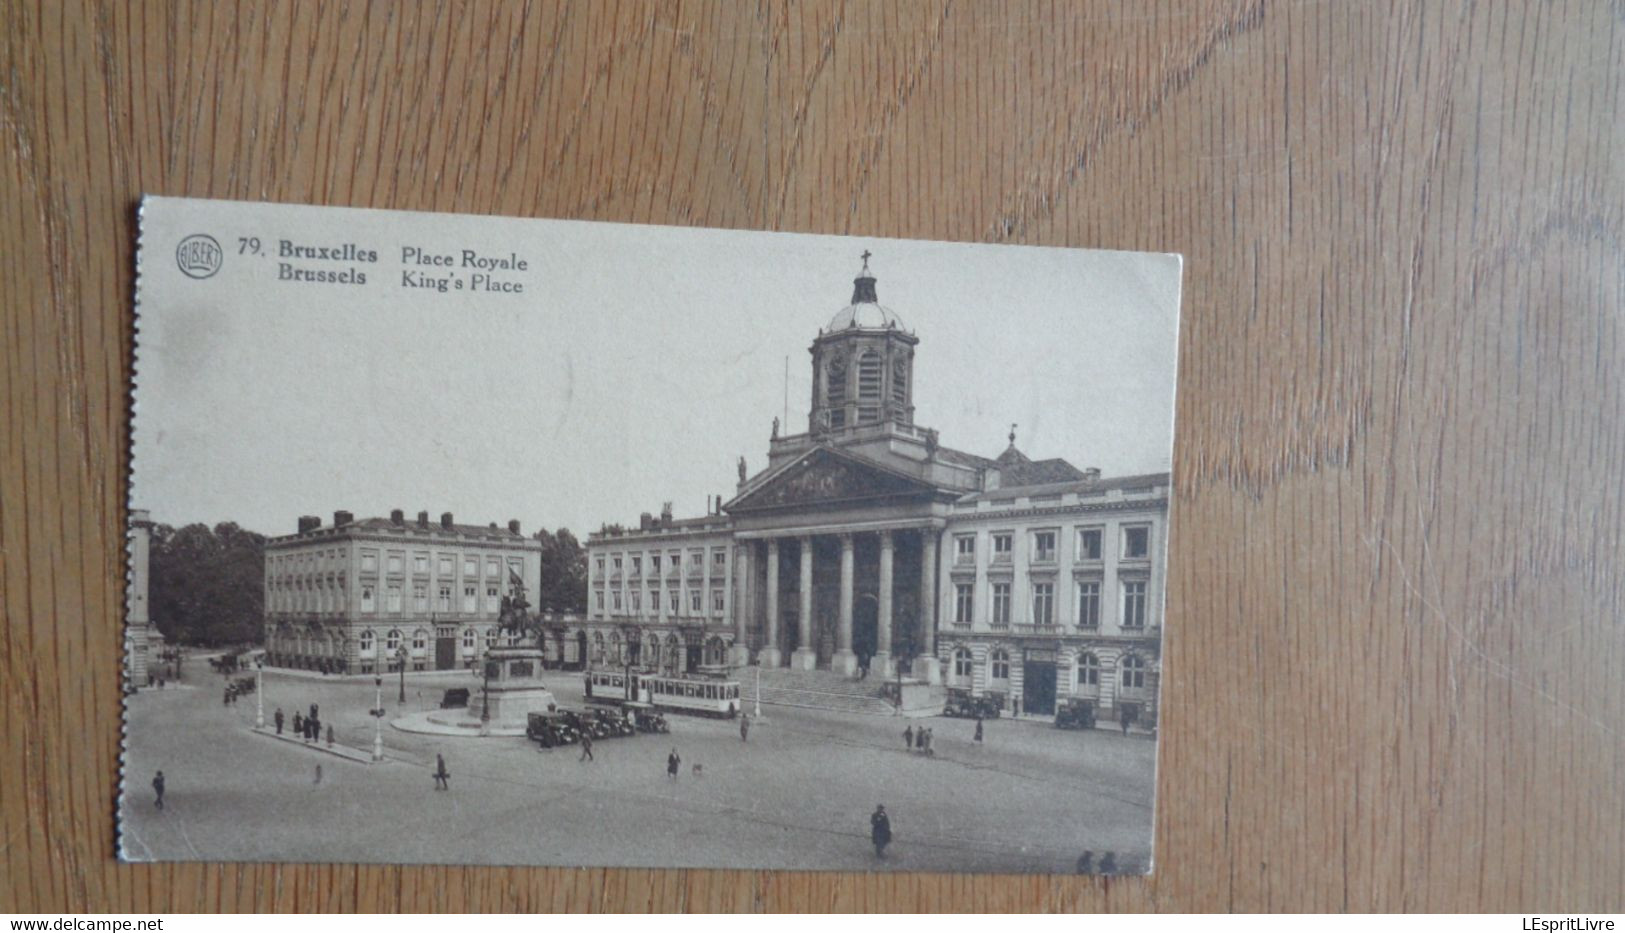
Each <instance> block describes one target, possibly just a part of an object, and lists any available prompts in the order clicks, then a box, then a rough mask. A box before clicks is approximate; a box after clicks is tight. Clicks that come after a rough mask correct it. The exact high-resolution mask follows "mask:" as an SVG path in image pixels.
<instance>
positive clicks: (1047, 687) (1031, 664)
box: [1021, 661, 1055, 716]
mask: <svg viewBox="0 0 1625 933" xmlns="http://www.w3.org/2000/svg"><path fill="white" fill-rule="evenodd" d="M1021 710H1022V712H1024V713H1035V714H1038V715H1041V716H1053V715H1055V662H1054V661H1026V662H1023V664H1022V669H1021Z"/></svg>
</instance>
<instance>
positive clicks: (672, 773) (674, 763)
mask: <svg viewBox="0 0 1625 933" xmlns="http://www.w3.org/2000/svg"><path fill="white" fill-rule="evenodd" d="M682 763H683V759H681V758H679V757H677V749H676V747H675V746H674V747H673V748H672V750H671V754H670V755H667V756H666V777H667V778H669V779H671V780H673V781H675V780H677V769H678V767H679V766H681V765H682Z"/></svg>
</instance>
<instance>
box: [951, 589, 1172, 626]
mask: <svg viewBox="0 0 1625 933" xmlns="http://www.w3.org/2000/svg"><path fill="white" fill-rule="evenodd" d="M1010 588H1011V584H1009V583H994V584H992V590H993V599H992V604H991V606H990V607H989V608H990V610H991V612H990V618H989V620H988V621H989V624H991V625H1009V624H1010ZM1121 589H1122V598H1121V603H1120V609H1121V614H1120V615H1119V616H1118V622H1119V624H1120V625H1121V626H1122V627H1123V628H1125V629H1143V628H1145V609H1146V582H1145V581H1144V580H1124V581H1122V584H1121ZM1032 590H1033V601H1032V616H1031V624H1032V625H1054V624H1056V622H1055V584H1053V583H1038V582H1035V583H1033V585H1032ZM1075 607H1076V610H1077V611H1076V612H1075V613H1074V615H1073V618H1074V620H1076V624H1077V626H1078V628H1099V627H1100V582H1099V581H1098V580H1080V581H1079V582H1078V584H1077V602H1076V603H1075ZM975 620H976V584H974V583H956V584H954V622H955V623H956V624H959V625H969V624H971V623H972V622H974V621H975Z"/></svg>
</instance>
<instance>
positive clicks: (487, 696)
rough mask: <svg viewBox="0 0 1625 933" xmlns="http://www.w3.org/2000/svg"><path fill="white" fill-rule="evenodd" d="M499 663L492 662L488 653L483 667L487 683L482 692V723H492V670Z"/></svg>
mask: <svg viewBox="0 0 1625 933" xmlns="http://www.w3.org/2000/svg"><path fill="white" fill-rule="evenodd" d="M496 663H497V662H495V661H493V660H491V655H490V652H489V651H487V652H486V656H485V664H483V665H481V667H482V668H483V673H484V674H485V683H484V686H483V687H482V688H481V690H480V722H482V723H486V722H490V721H491V668H492V667H494V666H495V665H496Z"/></svg>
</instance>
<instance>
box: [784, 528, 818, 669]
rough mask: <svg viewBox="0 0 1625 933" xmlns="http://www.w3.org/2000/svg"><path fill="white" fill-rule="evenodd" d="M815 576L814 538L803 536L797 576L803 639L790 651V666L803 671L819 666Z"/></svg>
mask: <svg viewBox="0 0 1625 933" xmlns="http://www.w3.org/2000/svg"><path fill="white" fill-rule="evenodd" d="M812 576H813V539H812V538H811V537H810V536H807V535H803V536H802V537H801V576H800V577H798V578H797V581H796V583H797V594H796V595H797V596H798V597H800V602H799V608H800V612H799V613H798V614H797V617H796V623H797V629H798V631H799V632H800V635H801V639H800V641H799V642H798V643H797V645H796V650H795V651H793V652H791V653H790V666H791V667H793V668H795V669H797V670H802V671H810V670H813V669H814V668H816V667H818V649H817V648H816V647H814V645H813V634H812V628H813V625H812V602H813V589H812V582H813V581H812Z"/></svg>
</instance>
